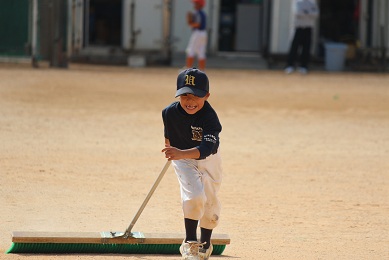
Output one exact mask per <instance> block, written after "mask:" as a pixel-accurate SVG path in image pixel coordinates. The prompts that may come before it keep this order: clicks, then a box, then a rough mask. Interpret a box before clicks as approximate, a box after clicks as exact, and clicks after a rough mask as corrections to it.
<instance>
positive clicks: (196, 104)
mask: <svg viewBox="0 0 389 260" xmlns="http://www.w3.org/2000/svg"><path fill="white" fill-rule="evenodd" d="M209 95H210V94H209V93H207V95H205V97H198V96H195V95H193V94H183V95H181V96H179V98H180V105H181V107H182V108H183V109H184V110H185V112H186V113H188V114H190V115H193V114H196V113H197V112H198V111H200V110H201V109H202V108H203V106H204V103H205V101H206V100H207V99H208V97H209Z"/></svg>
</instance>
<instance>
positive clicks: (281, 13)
mask: <svg viewBox="0 0 389 260" xmlns="http://www.w3.org/2000/svg"><path fill="white" fill-rule="evenodd" d="M292 4H293V1H285V0H273V1H272V10H271V12H272V14H271V21H270V53H272V54H285V53H287V52H288V50H289V45H290V40H291V38H292V32H293V30H292V29H293V27H292V26H293V15H292Z"/></svg>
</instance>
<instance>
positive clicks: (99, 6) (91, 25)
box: [84, 0, 122, 47]
mask: <svg viewBox="0 0 389 260" xmlns="http://www.w3.org/2000/svg"><path fill="white" fill-rule="evenodd" d="M84 5H85V6H84V10H85V16H84V19H85V20H84V33H85V34H84V39H85V41H84V47H86V46H121V40H122V0H87V1H85V2H84Z"/></svg>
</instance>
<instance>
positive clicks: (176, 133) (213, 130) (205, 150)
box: [162, 101, 222, 159]
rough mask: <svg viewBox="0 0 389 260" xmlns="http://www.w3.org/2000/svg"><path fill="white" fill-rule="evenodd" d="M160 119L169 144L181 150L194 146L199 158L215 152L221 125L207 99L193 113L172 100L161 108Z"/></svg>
mask: <svg viewBox="0 0 389 260" xmlns="http://www.w3.org/2000/svg"><path fill="white" fill-rule="evenodd" d="M162 119H163V124H164V127H165V128H164V135H165V138H167V139H169V141H170V145H171V146H173V147H176V148H178V149H181V150H184V149H190V148H193V147H196V148H197V149H198V150H199V151H200V158H199V159H204V158H206V157H207V156H209V155H211V154H215V153H216V152H217V149H218V148H219V133H220V132H221V130H222V126H221V124H220V121H219V118H218V116H217V114H216V112H215V110H214V109H213V108H212V107H211V105H210V104H209V103H208V102H207V101H205V103H204V107H203V108H201V110H200V111H198V112H197V113H196V114H194V115H190V114H188V113H186V112H185V110H184V109H183V108H182V107H181V105H180V102H178V101H176V102H173V103H172V104H170V105H169V106H167V107H166V108H164V109H163V110H162Z"/></svg>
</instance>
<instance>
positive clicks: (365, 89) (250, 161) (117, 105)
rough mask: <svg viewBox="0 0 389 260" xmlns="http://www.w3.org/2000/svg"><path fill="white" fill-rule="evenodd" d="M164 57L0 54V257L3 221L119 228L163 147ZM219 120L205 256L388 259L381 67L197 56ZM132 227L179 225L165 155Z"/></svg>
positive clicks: (387, 153) (167, 91)
mask: <svg viewBox="0 0 389 260" xmlns="http://www.w3.org/2000/svg"><path fill="white" fill-rule="evenodd" d="M177 73H178V70H177V69H176V68H139V69H138V68H137V69H133V68H126V67H105V66H85V65H75V64H72V65H71V66H70V67H69V69H49V68H39V69H32V68H29V67H26V66H10V65H4V64H3V65H1V66H0V140H1V146H0V176H1V179H0V180H1V182H0V183H1V184H0V186H1V190H0V207H1V220H0V223H1V224H0V258H1V259H10V260H11V259H27V258H28V259H68V260H74V259H112V260H113V259H179V258H180V257H179V255H166V256H165V255H147V254H144V255H74V254H73V255H23V254H9V255H6V254H5V251H6V250H7V249H8V248H9V247H10V245H11V232H12V231H15V230H23V231H75V232H84V231H85V232H87V231H110V230H115V231H124V230H125V228H126V227H127V226H128V224H129V222H130V221H131V220H132V217H133V216H134V214H135V213H136V211H137V210H138V208H139V206H140V204H141V203H142V201H143V199H144V198H145V196H146V194H147V192H148V191H149V189H150V187H151V186H152V184H153V183H154V181H155V179H156V177H157V175H158V174H159V172H160V170H161V169H162V167H163V165H164V162H165V159H164V156H163V154H162V153H161V152H160V151H161V149H162V148H163V144H164V138H163V124H162V117H161V110H162V109H163V108H164V107H165V106H167V105H168V104H170V103H171V102H172V101H174V100H175V99H174V93H175V83H176V76H177ZM207 74H208V76H209V79H210V89H211V91H210V92H211V96H210V98H209V101H210V103H211V104H212V106H213V107H214V108H215V109H216V111H217V112H218V115H219V118H220V121H221V123H222V125H223V131H222V133H221V151H220V152H221V153H222V157H223V166H224V180H223V184H222V188H221V191H220V197H221V201H222V205H223V210H222V215H221V222H220V226H219V227H218V228H217V229H215V231H214V232H215V233H227V234H229V235H230V237H231V244H230V245H228V246H227V247H226V250H225V251H224V253H223V255H222V256H214V257H212V259H369V260H372V259H380V260H381V259H389V246H388V245H389V160H388V158H389V75H388V74H373V73H369V74H368V73H358V74H357V73H327V72H311V73H310V74H309V75H306V76H301V75H298V74H292V75H284V74H283V72H282V71H258V70H228V69H209V70H207ZM134 231H141V232H147V233H183V232H184V230H183V220H182V217H181V207H180V197H179V187H178V183H177V180H176V177H175V175H174V172H173V170H172V168H170V169H169V170H168V172H167V174H166V175H165V177H164V179H163V180H162V182H161V184H160V185H159V187H158V188H157V190H156V191H155V194H154V196H153V197H152V198H151V200H150V202H149V204H148V205H147V207H146V209H145V210H144V212H143V213H142V215H141V217H140V218H139V220H138V222H137V223H136V225H135V227H134Z"/></svg>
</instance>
